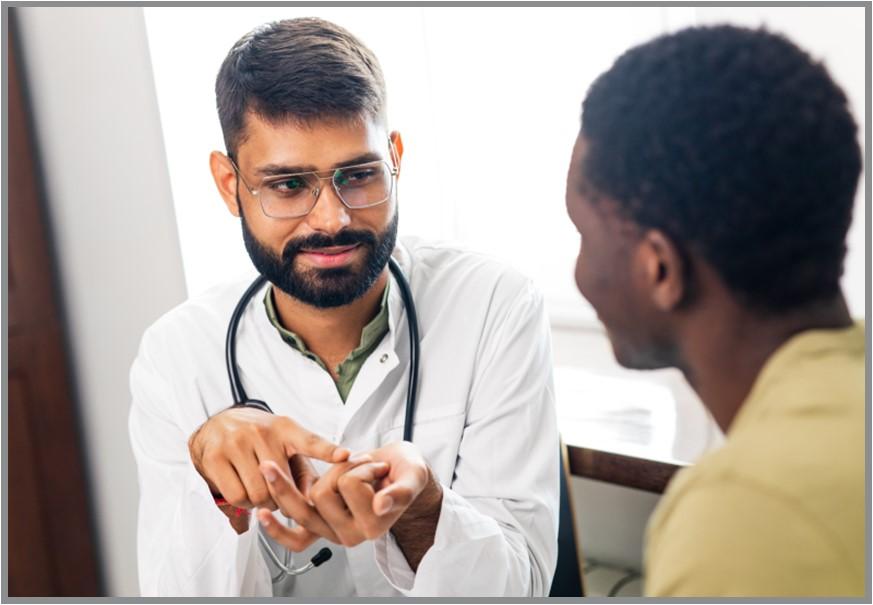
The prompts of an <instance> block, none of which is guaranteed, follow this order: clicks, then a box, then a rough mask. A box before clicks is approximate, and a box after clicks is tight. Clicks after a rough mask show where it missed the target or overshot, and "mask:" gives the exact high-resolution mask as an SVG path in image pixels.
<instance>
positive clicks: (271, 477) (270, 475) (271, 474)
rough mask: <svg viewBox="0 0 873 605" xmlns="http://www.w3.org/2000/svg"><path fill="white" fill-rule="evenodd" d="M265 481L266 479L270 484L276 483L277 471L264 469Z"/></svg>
mask: <svg viewBox="0 0 873 605" xmlns="http://www.w3.org/2000/svg"><path fill="white" fill-rule="evenodd" d="M264 479H266V480H267V481H269V482H270V483H274V482H275V481H276V471H274V470H273V469H272V468H270V467H267V468H265V469H264Z"/></svg>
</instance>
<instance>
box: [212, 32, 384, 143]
mask: <svg viewBox="0 0 873 605" xmlns="http://www.w3.org/2000/svg"><path fill="white" fill-rule="evenodd" d="M215 97H216V102H217V105H218V119H219V121H220V122H221V129H222V132H223V134H224V144H225V146H226V147H227V151H228V153H229V154H230V155H231V156H232V157H233V156H234V154H235V153H236V150H237V147H238V146H239V145H240V144H241V143H242V142H243V141H244V140H245V116H246V113H247V112H249V111H251V112H253V113H254V114H256V115H257V116H258V117H260V118H261V119H264V120H266V121H268V122H274V123H281V122H284V121H286V120H291V121H293V122H297V123H299V124H303V125H311V124H313V123H315V122H318V121H321V120H328V121H332V120H359V119H362V118H372V119H375V120H377V121H381V122H382V123H384V110H385V80H384V78H383V76H382V70H381V68H380V67H379V62H378V60H377V59H376V56H375V55H374V54H373V53H372V52H371V51H370V49H368V48H367V47H366V46H364V45H363V44H362V43H361V41H360V40H358V39H357V38H355V37H354V36H353V35H352V34H351V33H349V32H348V31H346V30H345V29H343V28H341V27H339V26H338V25H335V24H333V23H330V22H329V21H324V20H322V19H316V18H302V19H286V20H283V21H276V22H273V23H268V24H266V25H263V26H261V27H258V28H256V29H254V30H252V31H251V32H249V33H248V34H246V35H245V36H243V37H242V38H241V39H240V40H239V41H238V42H237V43H236V44H234V45H233V48H231V49H230V52H229V53H228V55H227V57H226V58H225V59H224V62H223V63H222V65H221V69H220V70H219V72H218V77H217V78H216V81H215Z"/></svg>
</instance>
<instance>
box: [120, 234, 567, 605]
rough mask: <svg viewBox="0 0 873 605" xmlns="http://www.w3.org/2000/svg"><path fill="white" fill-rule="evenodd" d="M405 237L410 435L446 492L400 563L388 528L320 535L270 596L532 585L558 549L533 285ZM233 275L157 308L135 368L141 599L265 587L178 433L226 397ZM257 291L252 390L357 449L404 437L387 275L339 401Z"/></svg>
mask: <svg viewBox="0 0 873 605" xmlns="http://www.w3.org/2000/svg"><path fill="white" fill-rule="evenodd" d="M404 241H405V243H403V244H399V245H398V246H397V248H396V250H395V253H394V257H395V258H396V259H397V261H398V263H399V264H400V265H401V267H402V268H403V270H404V273H405V274H406V276H407V278H408V280H409V282H410V284H411V287H412V293H413V297H414V300H415V303H416V308H417V311H418V318H419V324H420V331H421V361H420V364H421V365H420V383H419V394H418V402H417V407H416V411H415V428H414V435H413V442H414V443H415V444H416V445H417V446H418V448H419V449H420V450H421V451H422V453H423V455H424V457H425V459H426V460H427V461H428V463H429V464H430V466H431V468H432V469H433V472H434V473H435V475H436V477H437V478H438V480H439V481H440V483H441V484H442V486H443V490H444V496H443V503H442V512H441V513H440V517H439V521H438V524H437V530H436V535H435V540H434V544H433V546H432V547H431V548H430V550H428V552H427V553H426V554H425V556H424V558H423V559H422V561H421V563H420V565H419V567H418V570H417V573H413V572H412V570H411V569H410V567H409V566H408V565H407V563H406V560H405V558H404V557H403V554H402V553H401V551H400V549H399V548H398V546H397V544H396V543H395V542H394V539H393V537H392V536H391V534H390V532H389V533H388V534H386V535H385V536H383V537H381V538H379V539H377V540H374V541H370V542H364V543H362V544H360V545H358V546H356V547H354V548H344V547H341V546H337V545H333V544H329V543H327V542H325V541H321V540H320V541H318V542H317V543H316V544H315V545H313V546H312V547H311V548H309V549H308V550H307V551H305V552H304V553H298V554H296V555H294V565H301V564H302V563H303V562H305V561H308V559H309V557H311V556H312V555H313V554H314V553H315V552H316V551H317V550H318V549H320V548H321V547H323V546H325V545H328V546H330V547H331V549H332V550H333V553H334V556H333V558H332V559H331V560H330V561H328V562H327V563H325V564H324V565H322V566H321V567H319V568H317V569H314V570H312V571H310V572H309V573H307V574H304V575H302V576H298V577H297V578H294V579H289V580H287V581H286V582H285V583H283V584H280V585H277V586H276V588H275V594H276V595H289V596H295V597H305V596H335V597H343V596H383V597H390V596H401V595H408V596H463V597H474V596H486V595H491V596H495V595H496V596H524V597H542V596H546V595H547V594H548V591H549V585H550V582H551V578H552V574H553V572H554V569H555V562H556V559H557V543H556V535H557V515H558V481H559V474H558V473H559V458H558V431H557V422H556V416H555V409H554V388H553V384H552V368H551V350H550V337H549V326H548V322H547V319H546V314H545V311H544V308H543V301H542V297H541V295H540V294H539V293H538V292H537V291H536V290H535V289H534V288H533V287H532V285H531V283H530V282H529V281H528V280H527V279H525V278H523V277H521V276H520V275H519V274H518V273H516V272H515V271H513V270H511V269H509V268H507V267H505V266H503V265H502V264H500V263H498V262H496V261H494V260H492V259H489V258H487V257H485V256H482V255H478V254H473V253H469V252H464V251H460V250H458V249H455V248H451V247H448V246H438V245H428V244H423V243H421V242H417V241H414V240H409V241H406V240H404ZM392 279H393V277H392ZM246 283H247V282H240V283H235V284H233V285H230V286H222V287H218V288H215V289H213V290H211V291H209V292H208V293H206V294H204V295H203V296H201V297H199V298H196V299H193V300H189V301H188V302H185V303H184V304H182V305H180V306H178V307H176V308H175V309H173V310H172V311H170V312H169V313H167V314H166V315H164V316H163V317H162V318H161V319H159V320H158V321H157V322H156V323H155V324H154V325H153V326H151V327H150V328H149V329H148V330H147V331H146V333H145V334H144V336H143V339H142V344H141V346H140V350H139V354H138V356H137V358H136V360H135V362H134V364H133V367H132V368H131V375H130V381H131V390H132V394H133V404H132V408H131V413H130V423H129V424H130V436H131V443H132V446H133V451H134V454H135V457H136V461H137V465H138V470H139V485H140V507H139V527H138V555H139V573H140V587H141V590H142V594H143V596H270V595H273V594H274V589H273V587H272V586H271V582H270V573H271V571H272V570H271V569H270V568H269V567H268V564H267V563H266V561H265V558H264V554H263V553H262V552H261V551H260V549H259V546H258V542H257V538H256V536H257V533H256V532H257V527H256V525H257V524H256V521H255V519H254V515H252V526H251V528H250V529H249V531H247V532H245V533H243V534H242V535H237V534H236V533H235V532H234V530H233V529H232V528H231V527H230V524H229V523H228V520H227V518H226V517H225V516H224V514H223V513H222V512H221V511H220V510H219V509H218V508H217V507H216V506H215V504H214V502H213V499H212V497H211V495H210V493H209V490H208V488H207V486H206V484H205V482H204V481H203V479H202V478H201V477H200V476H199V475H198V474H197V472H196V470H195V469H194V467H193V465H192V464H191V461H190V458H189V455H188V450H187V440H188V437H189V435H191V433H192V432H193V431H194V430H195V429H196V428H197V427H198V426H200V425H201V424H202V423H203V422H204V421H205V420H206V419H207V418H208V417H210V416H212V415H213V414H216V413H218V412H219V411H221V410H223V409H225V408H227V407H228V406H229V405H230V404H231V403H232V402H231V396H230V387H229V383H228V378H227V373H226V369H225V362H224V339H225V333H226V330H227V323H228V319H229V317H230V314H231V311H232V309H233V307H234V306H235V305H236V302H237V300H238V298H239V296H240V295H241V293H242V291H243V290H244V289H245V286H246ZM262 300H263V294H262V293H261V294H258V295H256V296H255V298H254V299H253V301H252V302H251V303H250V304H249V307H248V309H247V311H246V313H245V315H244V316H243V319H242V322H241V324H240V327H239V331H238V336H237V357H238V363H239V367H240V374H241V378H242V382H243V385H244V386H245V388H246V390H247V391H248V395H249V397H253V398H257V399H262V400H264V401H266V402H267V403H269V404H270V406H271V407H272V409H273V411H274V412H275V413H276V414H283V415H287V416H289V417H291V418H293V419H294V420H295V421H296V422H298V423H300V424H301V425H303V426H305V427H306V428H308V429H309V430H312V431H314V432H316V433H319V434H320V435H322V436H324V437H326V438H328V439H330V440H333V441H334V442H336V443H339V444H342V445H344V446H346V447H348V448H350V449H351V450H352V451H353V452H360V451H365V450H370V449H373V448H376V447H379V446H381V445H383V444H386V443H390V442H393V441H398V440H400V439H402V431H403V414H404V408H405V402H406V387H407V380H408V369H409V368H408V359H409V336H408V331H407V324H406V314H405V311H404V308H403V302H402V299H401V298H400V294H399V290H398V287H397V285H396V284H392V286H391V289H390V292H389V297H388V305H389V332H388V334H386V336H385V337H384V338H383V340H382V341H381V343H380V344H379V346H378V347H377V348H376V350H375V351H373V353H372V354H371V355H370V356H369V357H368V358H367V360H366V362H365V363H364V365H363V367H362V368H361V371H360V373H359V374H358V377H357V380H355V383H354V385H353V387H352V389H351V392H350V393H349V395H348V399H347V401H346V403H345V404H343V402H342V401H341V399H340V397H339V395H338V394H337V390H336V387H335V385H334V383H333V381H332V379H331V377H330V376H329V375H328V374H327V372H325V371H324V370H323V369H322V368H320V367H319V366H318V365H317V364H316V363H315V362H313V361H311V360H309V359H307V358H305V357H304V356H302V355H301V354H300V353H299V352H297V351H296V350H294V349H293V348H291V347H290V346H288V345H287V344H286V343H285V342H283V340H282V339H281V338H280V336H279V334H278V332H277V331H276V329H275V328H274V327H273V326H272V325H271V324H270V322H269V320H268V318H267V314H266V312H265V310H264V305H263V304H262Z"/></svg>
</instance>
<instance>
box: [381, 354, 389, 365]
mask: <svg viewBox="0 0 873 605" xmlns="http://www.w3.org/2000/svg"><path fill="white" fill-rule="evenodd" d="M386 361H388V353H385V354H384V355H382V357H380V358H379V363H385V362H386Z"/></svg>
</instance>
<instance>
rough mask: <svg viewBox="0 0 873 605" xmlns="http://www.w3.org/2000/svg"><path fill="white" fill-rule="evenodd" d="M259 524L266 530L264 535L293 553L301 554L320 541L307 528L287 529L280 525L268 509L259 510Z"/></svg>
mask: <svg viewBox="0 0 873 605" xmlns="http://www.w3.org/2000/svg"><path fill="white" fill-rule="evenodd" d="M257 514H258V522H259V523H260V524H261V527H263V528H264V533H266V534H267V535H268V536H270V537H271V538H272V539H273V540H274V541H275V542H276V543H277V544H280V545H282V546H284V547H285V548H287V549H288V550H290V551H292V552H300V551H302V550H304V549H305V548H307V547H309V546H310V545H311V544H312V543H313V542H315V541H316V540H318V535H317V534H314V533H312V532H311V531H309V530H308V529H306V528H305V527H286V526H285V525H284V524H282V523H279V522H278V521H277V520H276V518H275V517H274V516H273V514H272V513H271V512H270V511H268V510H267V509H266V508H259V509H258V513H257Z"/></svg>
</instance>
